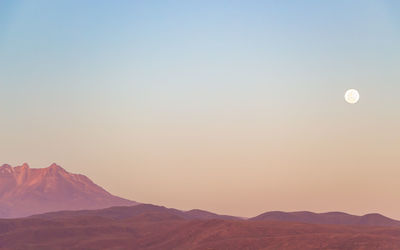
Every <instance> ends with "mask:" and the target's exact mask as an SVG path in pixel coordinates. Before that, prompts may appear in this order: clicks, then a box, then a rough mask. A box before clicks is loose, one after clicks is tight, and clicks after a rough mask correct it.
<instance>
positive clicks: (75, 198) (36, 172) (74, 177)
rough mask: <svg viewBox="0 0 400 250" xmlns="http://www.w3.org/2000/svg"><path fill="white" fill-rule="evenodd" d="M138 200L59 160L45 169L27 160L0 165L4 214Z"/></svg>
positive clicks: (1, 214) (127, 203)
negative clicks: (117, 193)
mask: <svg viewBox="0 0 400 250" xmlns="http://www.w3.org/2000/svg"><path fill="white" fill-rule="evenodd" d="M136 204H137V203H136V202H133V201H129V200H126V199H122V198H120V197H117V196H114V195H112V194H110V193H108V192H107V191H106V190H104V189H103V188H101V187H100V186H98V185H96V184H95V183H93V182H92V181H91V180H90V179H89V178H87V177H86V176H84V175H80V174H71V173H68V172H67V171H66V170H64V169H63V168H62V167H60V166H58V165H57V164H52V165H51V166H49V167H48V168H41V169H34V168H30V167H29V166H28V164H26V163H25V164H23V165H21V166H17V167H11V166H10V165H7V164H5V165H3V166H1V167H0V218H15V217H23V216H29V215H32V214H38V213H45V212H50V211H58V210H81V209H99V208H106V207H112V206H131V205H136Z"/></svg>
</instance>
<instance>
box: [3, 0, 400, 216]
mask: <svg viewBox="0 0 400 250" xmlns="http://www.w3.org/2000/svg"><path fill="white" fill-rule="evenodd" d="M399 13H400V3H399V2H398V1H370V0H359V1H356V0H354V1H340V0H339V1H311V0H309V1H252V0H250V1H233V0H232V1H123V0H121V1H97V0H96V1H94V0H88V1H78V0H71V1H51V0H38V1H18V0H17V1H7V0H0V117H1V122H0V141H1V143H0V164H3V163H9V164H12V165H21V164H22V163H24V162H27V163H29V164H30V166H31V167H33V168H41V167H47V166H49V165H50V164H51V163H53V162H56V163H58V164H59V165H61V166H62V167H64V168H65V169H66V170H68V171H69V172H73V173H81V174H85V175H87V176H88V177H90V178H91V179H92V180H93V181H94V182H95V183H97V184H99V185H100V186H102V187H104V188H105V189H107V190H108V191H110V192H111V193H113V194H115V195H118V196H122V197H124V198H128V199H132V200H135V201H139V202H143V203H152V204H157V205H164V206H167V207H173V208H178V209H183V210H187V209H192V208H199V209H205V210H209V211H213V212H217V213H223V214H231V215H238V216H255V215H258V214H260V213H263V212H266V211H271V210H280V211H298V210H309V211H314V212H326V211H343V212H348V213H353V214H358V215H361V214H366V213H373V212H378V213H382V214H385V215H387V216H390V217H393V218H397V219H400V201H399V197H398V190H400V181H399V179H400V154H399V150H400V130H399V128H400V112H399V111H400V97H399V94H400V71H399V68H400V15H399ZM350 88H355V89H358V90H359V92H360V96H361V98H360V101H359V103H357V104H355V105H351V104H348V103H346V102H345V101H344V98H343V96H344V93H345V91H346V90H347V89H350Z"/></svg>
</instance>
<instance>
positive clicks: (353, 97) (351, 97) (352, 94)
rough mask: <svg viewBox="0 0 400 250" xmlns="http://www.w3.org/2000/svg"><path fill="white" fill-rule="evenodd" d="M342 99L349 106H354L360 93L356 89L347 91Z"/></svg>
mask: <svg viewBox="0 0 400 250" xmlns="http://www.w3.org/2000/svg"><path fill="white" fill-rule="evenodd" d="M344 99H345V100H346V102H348V103H350V104H355V103H357V102H358V100H360V93H358V91H357V90H356V89H349V90H347V91H346V93H345V94H344Z"/></svg>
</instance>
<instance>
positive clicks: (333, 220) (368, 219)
mask: <svg viewBox="0 0 400 250" xmlns="http://www.w3.org/2000/svg"><path fill="white" fill-rule="evenodd" d="M249 220H253V221H266V220H269V221H286V222H301V223H311V224H325V225H326V224H335V225H362V226H400V221H397V220H393V219H390V218H388V217H385V216H383V215H380V214H366V215H363V216H356V215H351V214H346V213H342V212H329V213H312V212H305V211H304V212H289V213H288V212H280V211H272V212H266V213H263V214H260V215H258V216H256V217H254V218H250V219H249Z"/></svg>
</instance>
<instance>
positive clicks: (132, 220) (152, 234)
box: [0, 205, 400, 250]
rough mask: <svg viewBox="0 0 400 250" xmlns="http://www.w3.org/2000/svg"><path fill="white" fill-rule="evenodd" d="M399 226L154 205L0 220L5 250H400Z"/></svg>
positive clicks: (1, 246)
mask: <svg viewBox="0 0 400 250" xmlns="http://www.w3.org/2000/svg"><path fill="white" fill-rule="evenodd" d="M399 247H400V227H396V226H392V227H390V226H386V227H383V226H379V227H378V226H365V225H364V226H362V225H332V224H329V225H328V224H325V225H321V224H308V223H297V222H287V221H274V220H259V221H258V220H243V219H239V218H234V217H226V216H219V215H216V214H212V213H208V212H205V211H199V210H195V211H189V212H182V211H179V210H176V209H167V208H164V207H159V206H153V205H137V206H133V207H113V208H108V209H103V210H92V211H89V210H88V211H75V212H55V213H49V214H43V215H37V216H32V217H29V218H21V219H2V220H0V249H160V250H161V249H166V250H167V249H182V250H189V249H199V250H200V249H399Z"/></svg>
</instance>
